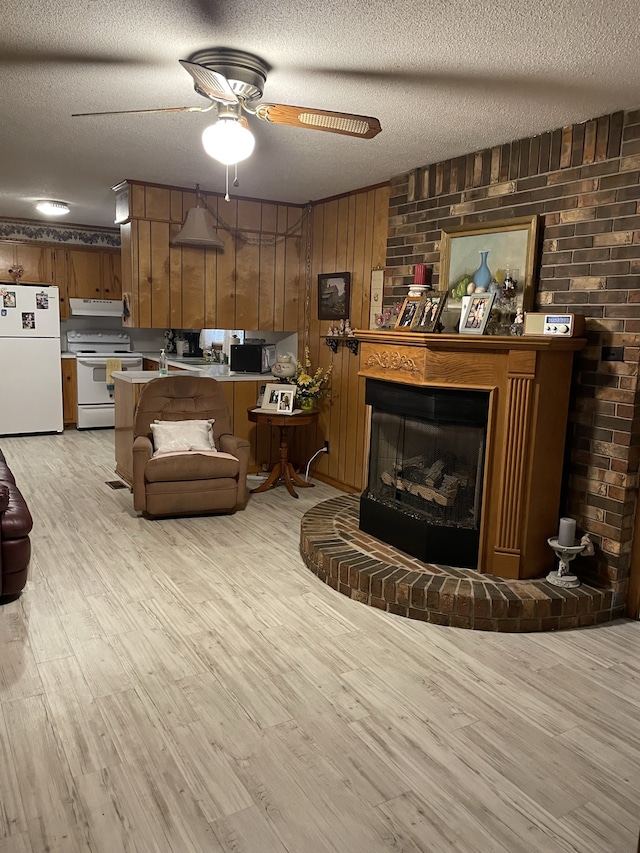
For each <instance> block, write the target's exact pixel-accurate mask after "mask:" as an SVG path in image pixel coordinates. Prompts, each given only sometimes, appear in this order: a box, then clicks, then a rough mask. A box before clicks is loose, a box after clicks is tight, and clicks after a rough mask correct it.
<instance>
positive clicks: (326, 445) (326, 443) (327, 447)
mask: <svg viewBox="0 0 640 853" xmlns="http://www.w3.org/2000/svg"><path fill="white" fill-rule="evenodd" d="M324 449H325V450H326V451H327V453H328V452H329V441H328V440H327V441H325V443H324Z"/></svg>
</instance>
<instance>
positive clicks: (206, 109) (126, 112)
mask: <svg viewBox="0 0 640 853" xmlns="http://www.w3.org/2000/svg"><path fill="white" fill-rule="evenodd" d="M214 107H215V104H211V105H210V106H208V107H159V108H158V109H152V110H107V111H106V112H102V113H71V118H79V117H82V116H125V115H143V114H144V113H207V112H209V110H211V109H213V108H214Z"/></svg>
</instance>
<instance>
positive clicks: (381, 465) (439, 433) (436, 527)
mask: <svg viewBox="0 0 640 853" xmlns="http://www.w3.org/2000/svg"><path fill="white" fill-rule="evenodd" d="M366 403H367V405H369V406H371V438H370V449H369V477H368V484H367V488H366V490H365V492H364V493H363V495H362V497H361V499H360V529H361V530H364V531H365V532H366V533H370V534H372V535H374V536H378V538H380V539H382V540H383V541H385V542H387V543H388V544H389V545H394V546H395V547H396V548H400V549H401V550H403V551H405V552H406V553H408V554H411V555H412V556H414V557H418V559H420V560H423V561H424V562H428V563H445V564H447V565H454V566H458V567H460V568H476V566H477V563H478V552H479V543H480V529H481V513H482V491H483V483H484V463H485V451H486V439H487V422H488V412H489V395H488V393H487V392H484V391H469V390H457V389H449V388H414V387H412V386H409V385H402V384H396V383H390V382H383V381H380V380H376V379H367V384H366Z"/></svg>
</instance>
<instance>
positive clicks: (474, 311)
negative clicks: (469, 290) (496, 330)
mask: <svg viewBox="0 0 640 853" xmlns="http://www.w3.org/2000/svg"><path fill="white" fill-rule="evenodd" d="M495 298H496V294H495V293H479V294H477V295H476V294H473V295H472V296H470V297H469V303H468V305H467V306H466V308H465V310H464V312H463V314H462V317H461V319H460V334H461V335H484V330H485V328H486V326H487V322H488V320H489V315H490V314H491V306H492V305H493V302H494V300H495Z"/></svg>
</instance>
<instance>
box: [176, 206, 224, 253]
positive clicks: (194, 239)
mask: <svg viewBox="0 0 640 853" xmlns="http://www.w3.org/2000/svg"><path fill="white" fill-rule="evenodd" d="M170 242H171V245H172V246H197V247H199V248H201V249H224V240H222V239H221V238H220V237H218V233H217V231H216V229H215V228H214V227H213V224H212V222H211V218H210V216H209V212H208V211H207V210H206V209H205V208H204V207H192V208H191V210H189V211H188V212H187V218H186V219H185V221H184V225H183V226H182V230H181V231H180V232H179V233H178V234H176V236H175V237H174V238H173V239H172V240H171V241H170Z"/></svg>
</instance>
